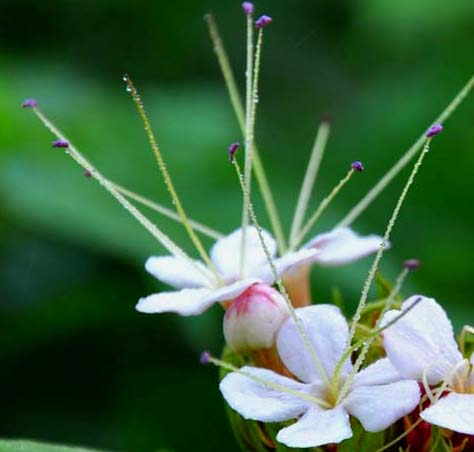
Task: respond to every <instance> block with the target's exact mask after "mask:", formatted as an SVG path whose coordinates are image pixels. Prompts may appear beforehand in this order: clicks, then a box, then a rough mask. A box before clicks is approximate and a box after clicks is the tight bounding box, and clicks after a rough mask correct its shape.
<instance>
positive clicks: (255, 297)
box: [224, 284, 289, 353]
mask: <svg viewBox="0 0 474 452" xmlns="http://www.w3.org/2000/svg"><path fill="white" fill-rule="evenodd" d="M288 316H289V311H288V307H287V305H286V302H285V299H284V298H283V296H282V295H281V294H280V292H278V291H277V290H275V289H273V288H272V287H270V286H267V285H265V284H254V285H253V286H251V287H249V288H248V289H247V290H246V291H245V292H243V293H242V294H240V295H239V296H238V297H237V298H236V299H235V300H233V302H232V303H231V305H230V306H229V308H228V309H227V311H226V313H225V317H224V336H225V339H226V341H227V343H228V344H229V346H230V347H231V348H232V350H234V351H235V352H237V353H241V352H248V351H257V350H262V349H269V348H271V347H273V345H274V343H275V336H276V334H277V332H278V330H279V329H280V327H281V325H282V324H283V322H284V321H285V320H286V319H287V318H288Z"/></svg>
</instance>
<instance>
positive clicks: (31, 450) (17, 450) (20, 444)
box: [0, 440, 99, 452]
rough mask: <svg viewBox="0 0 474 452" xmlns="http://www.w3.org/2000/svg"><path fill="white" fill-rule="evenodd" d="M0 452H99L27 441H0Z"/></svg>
mask: <svg viewBox="0 0 474 452" xmlns="http://www.w3.org/2000/svg"><path fill="white" fill-rule="evenodd" d="M0 452H99V451H98V449H84V448H82V447H73V446H64V445H57V444H48V443H38V442H36V441H29V440H0Z"/></svg>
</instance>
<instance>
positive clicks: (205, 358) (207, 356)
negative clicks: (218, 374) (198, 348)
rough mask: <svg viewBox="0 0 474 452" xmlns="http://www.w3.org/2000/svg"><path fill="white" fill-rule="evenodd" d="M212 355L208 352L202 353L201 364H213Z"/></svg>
mask: <svg viewBox="0 0 474 452" xmlns="http://www.w3.org/2000/svg"><path fill="white" fill-rule="evenodd" d="M211 358H212V356H211V354H210V353H209V352H208V351H207V350H206V351H204V352H202V353H201V356H200V357H199V362H200V363H201V364H202V365H204V366H206V365H207V364H209V363H210V362H211Z"/></svg>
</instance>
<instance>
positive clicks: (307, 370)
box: [220, 305, 420, 447]
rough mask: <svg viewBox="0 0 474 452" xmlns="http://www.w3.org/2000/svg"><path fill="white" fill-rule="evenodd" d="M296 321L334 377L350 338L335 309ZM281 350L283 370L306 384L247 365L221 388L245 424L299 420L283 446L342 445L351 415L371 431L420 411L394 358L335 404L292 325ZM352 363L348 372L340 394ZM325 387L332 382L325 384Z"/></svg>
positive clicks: (302, 313) (363, 375)
mask: <svg viewBox="0 0 474 452" xmlns="http://www.w3.org/2000/svg"><path fill="white" fill-rule="evenodd" d="M297 315H298V316H299V318H300V319H301V321H302V324H303V326H304V328H305V330H306V331H307V334H308V337H309V339H310V341H311V343H312V345H313V347H314V350H315V352H316V354H317V356H318V357H319V360H320V362H321V365H322V367H323V368H324V371H325V373H326V374H327V376H328V377H329V378H330V379H332V378H333V376H334V371H335V367H336V364H337V362H338V361H339V360H340V359H341V357H342V355H343V353H344V351H345V350H346V348H347V341H348V337H349V333H348V327H347V323H346V320H345V318H344V317H343V316H342V314H341V313H340V311H339V310H338V308H336V307H335V306H331V305H317V306H308V307H305V308H301V309H298V310H297ZM277 349H278V352H279V354H280V358H281V359H282V361H283V363H284V364H285V366H286V367H287V368H288V370H289V371H290V372H291V373H292V374H293V375H295V377H297V378H298V379H299V380H300V381H296V380H293V379H291V378H287V377H284V376H282V375H279V374H277V373H275V372H273V371H270V370H267V369H261V368H255V367H249V366H247V367H243V368H242V369H240V371H238V372H232V373H229V374H228V375H227V376H226V377H225V378H224V379H223V380H222V381H221V384H220V390H221V392H222V394H223V396H224V398H225V399H226V401H227V403H228V404H229V405H230V406H231V407H232V408H233V409H234V410H236V411H237V412H238V413H240V414H241V415H242V416H243V417H244V418H246V419H254V420H258V421H262V422H280V421H287V420H290V419H297V421H296V422H295V423H294V424H292V425H290V426H289V427H285V428H283V429H281V430H280V431H279V432H278V435H277V440H278V441H279V442H281V443H283V444H286V445H287V446H289V447H316V446H320V445H323V444H329V443H339V442H340V441H343V440H344V439H347V438H350V437H351V436H352V430H351V426H350V422H349V415H352V416H354V417H356V418H357V419H359V421H360V422H361V423H362V425H363V427H364V428H365V429H366V430H367V431H369V432H377V431H381V430H384V429H385V428H387V427H388V426H390V425H391V424H393V423H394V422H396V421H397V420H398V419H400V418H401V417H403V416H404V415H406V414H408V413H409V412H411V411H412V410H413V408H415V406H416V405H417V403H418V401H419V398H420V391H419V387H418V384H417V383H416V382H415V381H401V380H402V378H401V377H400V375H399V374H398V373H397V372H396V371H395V369H394V368H393V366H392V365H391V364H390V362H389V361H388V359H381V360H379V361H377V362H376V363H374V364H372V365H370V366H369V367H367V368H365V369H363V370H362V371H360V372H359V373H357V374H356V375H355V377H354V379H353V381H352V384H351V385H350V388H349V390H348V391H347V394H346V395H345V396H343V397H342V400H339V401H337V399H338V394H337V393H334V391H333V388H332V387H331V386H332V385H328V383H327V380H325V379H324V378H322V377H321V375H320V374H319V372H318V371H317V370H316V367H315V366H314V364H313V363H314V361H313V359H312V357H311V354H310V353H309V352H308V350H307V348H306V346H305V345H304V343H303V341H302V339H301V336H300V334H299V333H298V329H297V327H296V325H295V323H294V321H293V319H288V320H287V321H286V322H285V323H284V325H283V326H282V327H281V329H280V331H279V333H278V336H277ZM351 369H352V364H351V362H350V360H349V359H348V360H347V361H346V362H345V363H344V365H343V366H342V370H341V373H340V382H339V383H340V384H339V387H338V388H336V391H339V390H340V388H341V387H342V385H343V383H344V381H345V380H346V379H347V377H348V376H349V374H350V372H351ZM325 381H326V382H325Z"/></svg>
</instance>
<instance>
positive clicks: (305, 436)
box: [276, 406, 352, 447]
mask: <svg viewBox="0 0 474 452" xmlns="http://www.w3.org/2000/svg"><path fill="white" fill-rule="evenodd" d="M351 436H352V430H351V425H350V423H349V416H348V414H347V413H346V411H345V410H344V409H343V408H342V407H340V406H339V407H336V408H334V409H332V410H322V409H320V408H312V409H310V410H308V411H307V412H306V413H305V414H304V416H302V418H301V419H299V420H298V421H297V422H295V423H294V424H293V425H290V426H289V427H286V428H284V429H282V430H280V431H279V432H278V435H277V437H276V439H277V441H279V442H280V443H283V444H285V445H287V446H288V447H317V446H322V445H324V444H331V443H340V442H341V441H343V440H345V439H347V438H350V437H351Z"/></svg>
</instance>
